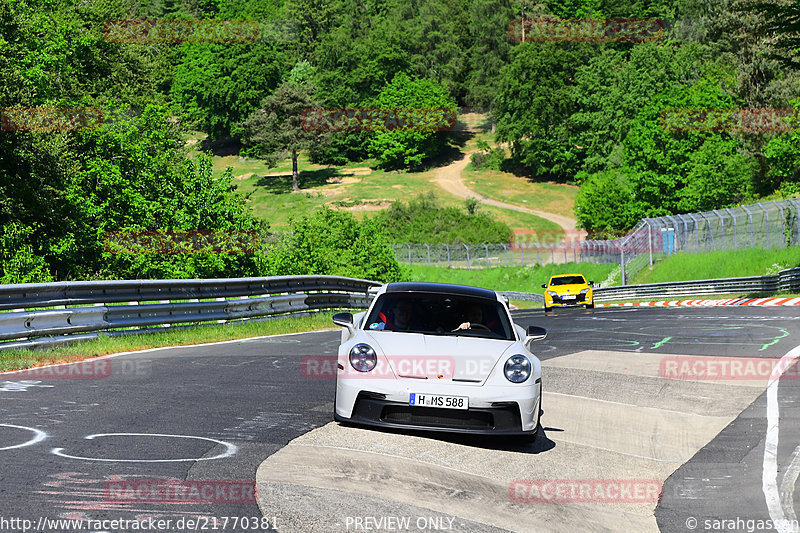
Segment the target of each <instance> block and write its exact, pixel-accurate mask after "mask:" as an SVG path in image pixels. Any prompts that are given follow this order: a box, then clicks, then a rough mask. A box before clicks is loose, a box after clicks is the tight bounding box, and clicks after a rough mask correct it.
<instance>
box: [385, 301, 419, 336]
mask: <svg viewBox="0 0 800 533" xmlns="http://www.w3.org/2000/svg"><path fill="white" fill-rule="evenodd" d="M378 317H379V318H380V319H381V321H383V322H384V323H385V324H386V325H385V326H384V327H383V328H380V329H387V330H390V331H410V330H412V329H415V328H414V304H413V303H412V302H410V301H408V300H398V301H397V302H395V304H394V306H392V313H391V317H389V316H386V315H385V314H384V313H383V312H381V313H379V314H378Z"/></svg>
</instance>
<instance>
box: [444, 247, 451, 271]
mask: <svg viewBox="0 0 800 533" xmlns="http://www.w3.org/2000/svg"><path fill="white" fill-rule="evenodd" d="M444 248H445V250H447V268H450V246H449V245H447V244H445V245H444Z"/></svg>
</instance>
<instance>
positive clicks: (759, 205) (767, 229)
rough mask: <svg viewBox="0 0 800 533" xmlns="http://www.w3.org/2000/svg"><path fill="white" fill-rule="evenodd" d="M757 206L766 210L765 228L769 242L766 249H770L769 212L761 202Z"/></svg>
mask: <svg viewBox="0 0 800 533" xmlns="http://www.w3.org/2000/svg"><path fill="white" fill-rule="evenodd" d="M756 205H758V207H760V208H761V209H763V210H764V228H766V231H767V242H766V245H765V246H764V248H765V249H769V212H768V211H767V208H766V207H764V206H763V205H761V202H758V203H757V204H756Z"/></svg>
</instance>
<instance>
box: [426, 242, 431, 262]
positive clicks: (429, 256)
mask: <svg viewBox="0 0 800 533" xmlns="http://www.w3.org/2000/svg"><path fill="white" fill-rule="evenodd" d="M425 248H426V249H427V251H428V266H430V265H431V247H430V246H428V244H427V243H426V244H425Z"/></svg>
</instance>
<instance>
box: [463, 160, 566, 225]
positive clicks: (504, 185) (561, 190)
mask: <svg viewBox="0 0 800 533" xmlns="http://www.w3.org/2000/svg"><path fill="white" fill-rule="evenodd" d="M463 176H464V182H465V183H466V185H467V186H468V187H469V188H470V189H472V190H474V191H476V192H478V193H480V194H482V195H484V196H486V197H488V198H492V199H494V200H499V201H501V202H505V203H507V204H512V205H517V206H520V207H527V208H528V209H538V210H540V211H545V212H548V213H555V214H559V215H565V216H569V217H572V216H574V215H573V212H572V209H573V206H574V205H575V198H577V196H578V190H579V188H578V187H576V186H574V185H565V184H561V183H549V182H533V181H530V180H528V179H526V178H521V177H518V176H515V175H513V174H509V173H507V172H502V171H499V170H492V169H475V168H474V167H473V166H472V163H470V164H469V165H468V166H467V168H466V170H465V171H464V174H463Z"/></svg>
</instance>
